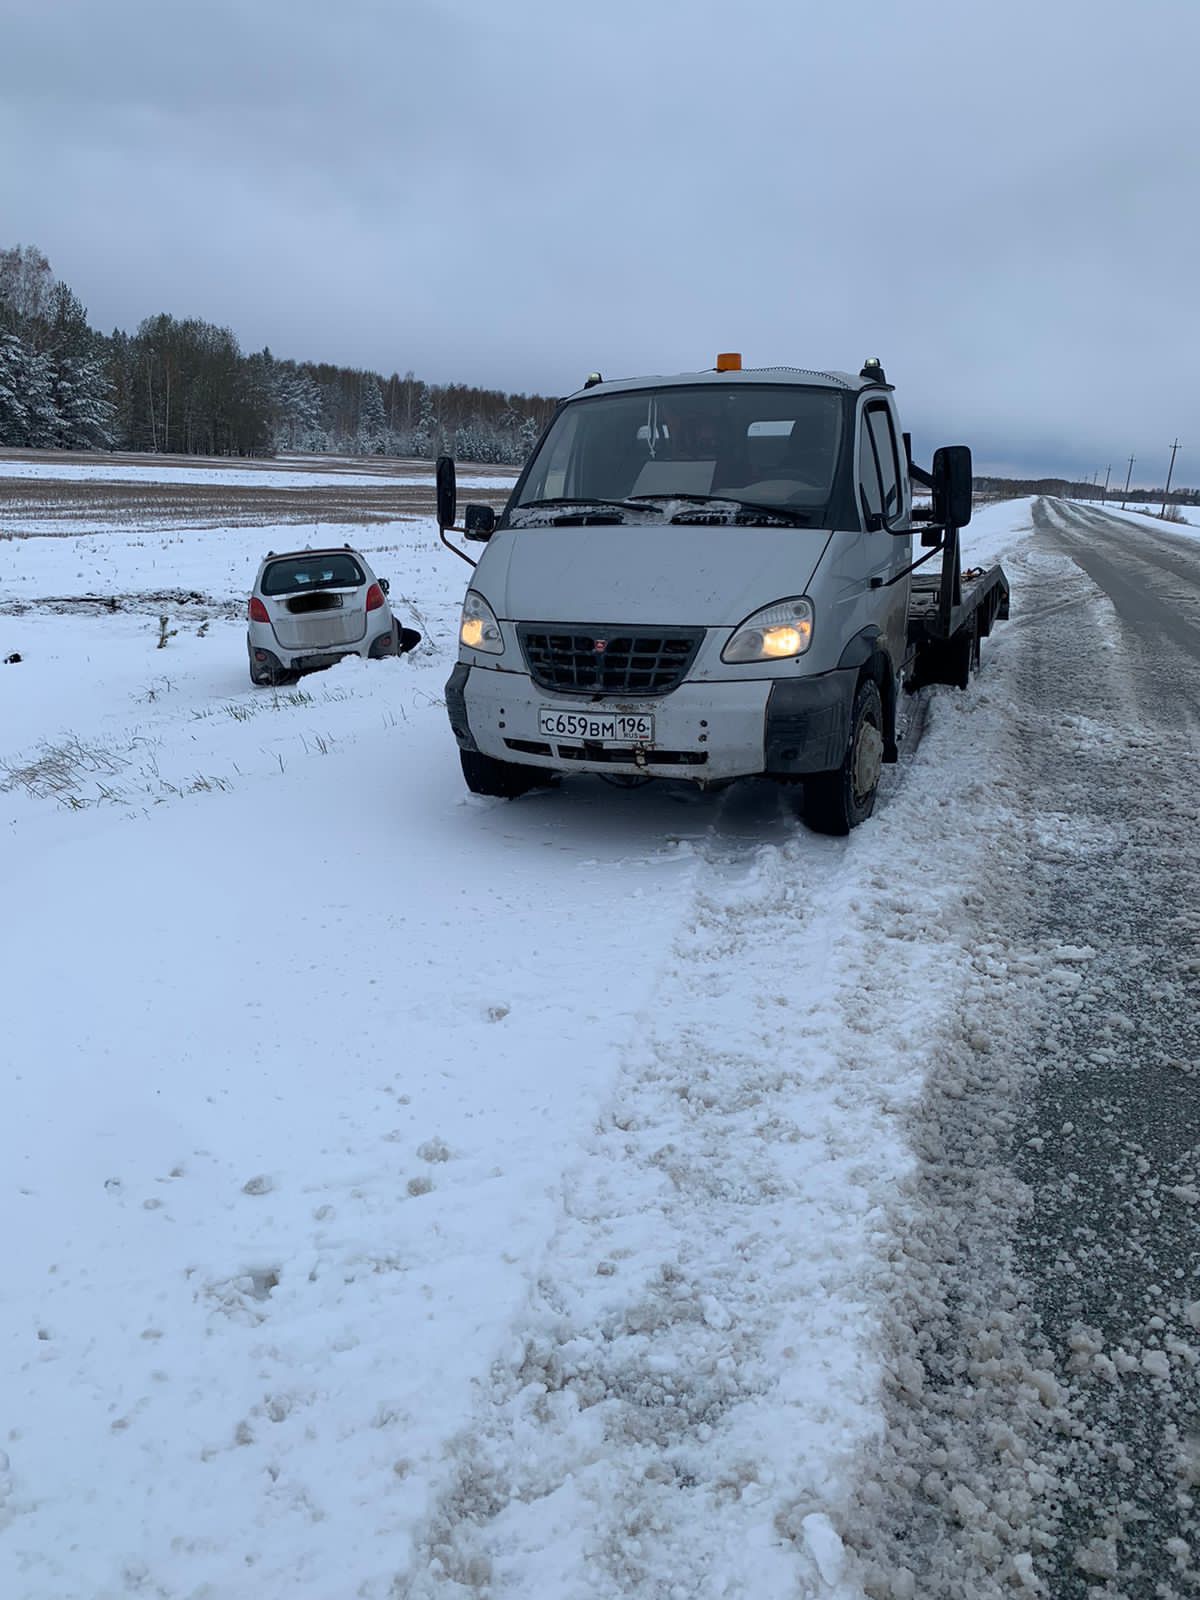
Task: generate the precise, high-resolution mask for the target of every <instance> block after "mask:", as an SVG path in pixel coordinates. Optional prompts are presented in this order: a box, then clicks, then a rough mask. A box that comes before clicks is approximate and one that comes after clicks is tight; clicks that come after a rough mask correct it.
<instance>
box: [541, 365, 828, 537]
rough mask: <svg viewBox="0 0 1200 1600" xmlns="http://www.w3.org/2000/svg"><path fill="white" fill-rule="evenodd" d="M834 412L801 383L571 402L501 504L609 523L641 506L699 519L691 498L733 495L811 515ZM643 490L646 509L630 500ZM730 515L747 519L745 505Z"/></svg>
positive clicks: (824, 392)
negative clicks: (588, 514) (583, 513)
mask: <svg viewBox="0 0 1200 1600" xmlns="http://www.w3.org/2000/svg"><path fill="white" fill-rule="evenodd" d="M842 414H843V407H842V396H841V395H840V394H839V393H838V392H837V391H836V390H831V389H817V388H812V389H806V388H802V387H801V386H799V385H796V386H792V385H787V386H780V385H771V384H749V383H740V384H730V385H729V386H728V387H726V386H725V385H723V384H716V383H703V384H692V385H679V386H676V387H669V388H662V389H635V390H631V391H630V392H628V393H625V394H610V395H597V396H595V397H594V398H591V399H588V398H584V399H580V400H577V401H572V402H571V403H570V404H569V405H567V406H564V407H563V409H562V411H561V412H560V413H559V415H558V418H557V420H556V421H555V423H554V426H553V427H552V428H551V430H550V432H549V433H548V434H547V436H546V438H545V440H544V441H543V443H542V446H541V449H540V450H539V451H538V453H537V455H536V456H535V457H534V460H533V462H532V463H531V465H530V469H529V473H528V476H527V477H526V479H525V482H524V484H523V486H522V488H521V492H520V495H519V498H518V499H517V501H516V502H515V504H514V505H512V506H510V507H509V515H510V517H511V516H512V515H513V513H515V512H518V511H519V512H521V513H522V514H521V515H520V516H519V517H517V519H516V520H517V521H519V522H521V523H524V522H526V521H528V520H533V519H534V518H535V517H537V515H538V513H537V507H538V505H539V503H542V504H545V505H546V510H547V512H549V510H550V508H551V505H553V506H554V507H555V508H556V509H557V510H558V511H559V513H561V511H562V508H563V506H564V503H567V502H574V503H576V504H578V505H579V506H580V507H583V506H585V505H589V506H590V505H595V506H596V508H597V510H600V509H603V511H604V513H605V515H604V516H603V520H604V521H609V522H624V521H633V520H644V519H645V516H646V515H649V516H652V517H655V518H657V516H660V515H661V516H670V517H671V519H672V520H675V521H679V520H689V521H690V520H698V517H697V513H698V511H699V505H698V502H703V501H705V500H712V501H717V502H724V503H726V504H728V505H730V508H731V514H732V513H733V511H735V509H736V508H735V506H734V503H735V502H740V503H741V505H742V506H743V507H745V506H753V507H757V508H759V509H761V510H762V511H763V512H764V513H766V514H769V513H770V511H771V510H772V509H774V508H777V509H778V510H779V511H780V512H781V513H785V514H787V513H791V515H790V516H788V519H787V520H789V521H794V522H796V523H800V524H804V523H809V524H814V525H819V524H820V522H821V520H822V517H821V513H822V511H823V509H824V507H825V505H826V504H827V502H828V500H829V497H830V494H831V492H832V487H833V479H834V472H835V469H836V466H837V460H838V449H839V446H840V444H841V434H842ZM674 496H678V497H679V498H680V500H682V501H686V502H689V503H690V504H689V506H688V509H687V512H681V508H680V507H679V506H674V507H672V506H671V505H670V504H669V502H670V501H671V499H672V497H674ZM642 500H645V501H646V502H648V503H647V504H646V507H645V512H644V513H643V512H642V511H641V510H640V508H639V506H638V505H637V503H636V502H638V501H642ZM631 501H632V502H634V504H632V505H631V504H630V502H631ZM664 502H666V504H664ZM547 503H549V504H547ZM589 520H591V519H589ZM596 520H600V519H599V518H597V519H596ZM737 520H738V521H739V522H745V521H746V520H748V519H747V517H746V516H745V514H744V513H743V514H741V515H738V517H737Z"/></svg>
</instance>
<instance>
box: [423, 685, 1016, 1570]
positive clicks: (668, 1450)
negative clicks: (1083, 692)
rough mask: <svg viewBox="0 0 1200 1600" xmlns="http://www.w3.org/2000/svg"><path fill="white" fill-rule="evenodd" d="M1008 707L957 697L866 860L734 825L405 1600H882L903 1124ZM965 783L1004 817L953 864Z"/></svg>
mask: <svg viewBox="0 0 1200 1600" xmlns="http://www.w3.org/2000/svg"><path fill="white" fill-rule="evenodd" d="M981 698H983V700H984V710H983V714H982V715H980V714H979V705H978V703H976V705H975V707H974V717H972V712H971V710H970V709H969V701H968V698H966V697H958V696H956V695H954V694H953V692H951V691H946V692H945V693H939V694H938V695H937V696H936V697H935V699H934V700H933V713H934V714H933V715H932V717H931V723H932V728H931V733H930V735H929V736H928V737H927V744H928V745H932V747H933V748H932V755H931V756H927V755H926V754H925V753H924V747H923V754H922V757H919V758H917V760H916V761H915V762H914V763H913V770H914V771H920V772H921V776H922V781H921V782H919V783H915V784H908V783H904V782H898V783H897V782H895V781H893V783H892V784H891V786H890V797H889V803H888V804H887V805H886V806H885V807H884V808H883V809H882V811H881V814H880V816H879V817H878V818H877V819H876V820H875V821H873V822H872V823H870V824H868V825H867V826H866V827H865V828H863V829H860V830H859V831H858V833H857V834H856V835H855V836H854V837H853V838H852V839H851V840H849V841H831V840H823V839H818V838H816V837H814V836H810V835H806V834H802V833H800V832H799V831H798V830H796V829H795V827H794V826H791V827H789V828H788V829H787V832H786V835H785V837H784V838H783V839H782V840H781V842H779V843H774V844H767V845H758V846H752V848H751V849H750V850H749V851H747V850H746V848H745V845H744V843H742V844H741V846H740V848H739V847H737V846H736V845H734V844H733V843H732V840H733V839H734V837H735V836H736V835H737V834H739V833H743V834H744V829H743V828H742V827H741V823H740V821H739V813H738V807H739V805H746V806H749V808H750V809H749V812H748V814H747V815H748V820H749V821H750V822H751V824H752V825H753V823H754V813H753V802H752V801H747V800H745V799H739V798H734V797H732V796H731V799H730V802H729V804H728V805H727V807H726V808H725V814H724V817H723V827H722V831H721V833H720V834H719V835H718V836H717V837H716V838H715V839H714V841H713V843H712V845H711V846H710V847H709V848H708V850H707V851H706V855H707V863H706V870H705V871H704V872H703V874H702V876H701V878H700V880H699V883H698V888H697V893H696V898H695V903H694V909H693V914H692V916H691V918H690V920H689V923H688V924H687V925H686V926H685V927H684V928H682V930H681V932H680V934H679V936H678V938H677V940H676V942H675V946H674V950H673V951H672V953H671V958H670V960H669V962H668V963H667V967H666V970H665V972H664V974H663V977H662V980H661V982H660V984H659V987H658V990H657V993H656V995H655V997H654V1000H653V1002H652V1004H651V1006H650V1007H648V1008H647V1010H646V1011H645V1012H644V1013H643V1014H642V1017H641V1018H640V1021H639V1026H638V1032H637V1035H636V1036H635V1038H634V1039H633V1040H631V1042H630V1044H629V1046H628V1048H627V1049H626V1052H625V1057H624V1062H623V1066H622V1069H621V1073H620V1079H619V1082H618V1085H617V1088H616V1092H615V1093H614V1095H613V1098H612V1100H611V1102H610V1104H609V1106H608V1108H607V1111H606V1113H605V1115H604V1116H603V1118H602V1119H601V1121H600V1122H599V1124H598V1126H597V1128H596V1131H595V1135H594V1137H593V1139H592V1141H591V1144H590V1147H589V1149H588V1151H587V1152H586V1154H585V1156H584V1157H583V1159H582V1160H581V1161H580V1163H579V1164H578V1165H577V1167H576V1168H575V1171H574V1173H573V1175H572V1177H571V1178H570V1180H569V1182H568V1184H567V1186H566V1191H565V1195H564V1201H563V1206H562V1211H561V1215H560V1221H559V1226H558V1229H557V1231H556V1234H555V1236H554V1238H553V1239H552V1240H551V1242H550V1244H549V1246H548V1248H547V1251H546V1255H545V1258H544V1260H543V1262H542V1264H541V1269H540V1272H539V1274H538V1280H537V1287H536V1292H535V1293H534V1295H533V1297H532V1299H531V1302H530V1305H529V1307H528V1310H527V1313H526V1315H525V1316H524V1318H523V1319H522V1320H521V1322H520V1323H519V1324H518V1325H517V1326H516V1327H515V1328H514V1330H513V1335H512V1349H511V1352H510V1353H509V1355H508V1357H507V1358H506V1359H505V1360H504V1361H502V1362H500V1363H498V1364H497V1366H496V1368H495V1369H494V1371H493V1373H492V1376H491V1382H490V1387H489V1389H488V1390H487V1391H486V1392H485V1393H484V1394H483V1395H482V1396H481V1398H480V1403H479V1405H478V1407H477V1409H476V1414H475V1419H474V1423H473V1426H472V1427H471V1429H470V1430H468V1431H467V1432H466V1433H464V1434H463V1435H462V1436H461V1437H460V1438H459V1439H458V1440H457V1441H456V1443H455V1446H454V1450H455V1454H456V1457H457V1460H456V1463H455V1466H454V1470H453V1474H452V1478H451V1481H450V1483H449V1485H448V1487H447V1489H446V1491H445V1492H444V1493H443V1494H442V1495H441V1497H440V1498H439V1500H438V1502H437V1504H436V1506H435V1507H434V1508H433V1510H432V1513H431V1516H430V1519H429V1522H428V1525H427V1527H426V1530H425V1533H424V1535H423V1536H422V1538H421V1539H420V1540H419V1543H418V1548H417V1549H416V1551H415V1553H414V1558H413V1562H412V1564H411V1566H410V1567H409V1568H408V1570H407V1571H406V1572H405V1573H404V1574H402V1575H401V1576H400V1577H399V1578H398V1579H397V1583H396V1593H397V1595H398V1596H403V1597H404V1600H447V1597H450V1596H455V1597H458V1596H468V1595H483V1594H486V1595H488V1596H490V1597H495V1600H501V1597H504V1596H510V1595H511V1596H516V1595H529V1594H547V1595H559V1594H561V1595H564V1596H567V1595H569V1596H571V1597H572V1600H576V1597H579V1600H582V1597H584V1596H588V1597H592V1596H594V1597H596V1600H612V1597H616V1596H628V1595H637V1596H639V1600H642V1597H644V1600H685V1597H686V1600H692V1597H694V1596H698V1595H704V1596H708V1595H713V1596H718V1595H720V1596H728V1597H733V1596H747V1597H749V1596H754V1597H755V1600H765V1597H772V1596H779V1597H783V1596H785V1595H786V1596H788V1597H789V1600H792V1597H795V1596H805V1595H811V1596H818V1595H820V1596H831V1595H841V1596H846V1597H849V1596H853V1595H858V1594H861V1592H862V1591H861V1590H860V1589H859V1588H858V1586H857V1583H856V1580H855V1579H854V1577H853V1573H852V1566H853V1562H852V1560H851V1558H850V1557H849V1554H848V1552H847V1550H846V1549H845V1548H844V1546H843V1544H842V1538H841V1530H842V1528H844V1527H845V1526H846V1525H847V1524H848V1522H849V1521H851V1520H852V1518H851V1516H850V1513H849V1508H848V1506H847V1500H848V1480H849V1477H850V1473H851V1469H852V1466H853V1464H854V1463H855V1461H856V1460H857V1458H858V1452H859V1451H860V1450H861V1447H862V1444H863V1440H864V1438H866V1437H869V1436H870V1435H872V1434H873V1433H874V1432H875V1431H876V1429H877V1427H878V1422H879V1417H878V1389H879V1385H880V1382H881V1380H882V1377H883V1373H882V1364H881V1355H880V1350H879V1348H878V1346H877V1343H876V1331H877V1328H878V1324H879V1318H880V1314H881V1307H880V1303H879V1298H878V1297H879V1294H880V1292H881V1289H880V1284H881V1270H882V1263H884V1262H885V1261H886V1260H887V1257H888V1254H889V1250H890V1249H891V1246H890V1243H889V1239H890V1235H889V1218H888V1214H887V1206H888V1203H889V1201H890V1198H891V1195H892V1192H893V1190H894V1186H895V1185H896V1184H897V1183H898V1182H899V1181H900V1179H901V1178H902V1177H903V1176H904V1174H905V1173H907V1172H908V1170H909V1168H910V1165H911V1157H910V1154H909V1151H908V1149H907V1147H906V1145H905V1142H904V1138H903V1128H902V1116H903V1113H904V1112H905V1111H906V1110H907V1108H908V1107H909V1106H910V1105H911V1104H912V1103H913V1102H914V1100H915V1098H916V1096H917V1094H918V1093H919V1090H920V1085H921V1082H922V1076H923V1072H924V1069H925V1066H926V1064H927V1061H928V1059H929V1055H930V1050H931V1041H933V1042H934V1043H936V1041H937V1039H938V1038H939V1036H940V1033H941V1031H942V1029H943V1027H944V1026H945V1025H946V1023H945V1020H944V1019H945V1018H946V1017H947V1016H949V1015H951V1014H952V1013H953V1011H954V1006H953V1004H952V1002H951V999H950V995H951V992H952V990H953V987H954V985H955V983H956V982H959V981H962V982H965V981H966V978H967V976H968V974H969V970H970V958H969V955H968V947H969V943H970V936H971V932H972V929H973V928H974V925H975V918H976V909H977V905H978V902H979V898H980V892H979V887H978V882H977V880H978V878H979V876H980V874H979V872H978V870H977V869H978V867H979V864H980V861H981V858H982V856H983V854H984V853H985V852H986V850H987V849H988V847H989V846H990V845H993V844H994V843H995V841H996V837H997V835H998V834H1000V833H1001V832H1002V831H1003V829H1004V827H1005V826H1006V823H1007V818H1008V816H1009V813H1008V810H1007V807H1006V806H1005V804H1004V803H1003V802H1001V803H1000V804H999V805H997V804H994V803H993V804H989V803H988V799H989V795H991V794H994V790H995V787H996V780H995V777H994V775H993V774H991V773H989V772H988V771H987V762H986V751H985V750H984V749H983V747H982V744H980V745H979V746H977V747H976V748H975V751H974V756H973V759H972V760H968V761H966V762H964V761H963V759H962V751H963V748H964V746H963V744H962V740H963V738H964V735H966V737H967V738H968V740H969V737H970V735H969V733H968V732H967V724H969V723H970V721H972V720H975V721H977V722H978V723H979V725H980V731H981V732H986V731H987V730H988V728H989V727H990V726H991V723H992V722H993V721H994V711H991V712H989V711H988V709H987V706H986V697H981ZM943 712H945V715H943V714H942V713H943ZM989 718H990V719H991V720H989ZM964 719H965V721H964ZM956 724H957V726H956ZM968 748H969V746H968ZM956 767H957V768H958V771H957V772H954V771H953V769H954V768H956ZM939 768H941V769H942V770H940V771H939ZM952 776H953V777H956V778H957V779H958V780H959V781H961V782H962V783H963V784H964V785H965V786H966V788H967V791H968V795H969V796H970V795H973V796H974V797H975V798H976V800H977V801H978V802H979V803H980V807H981V812H980V818H979V822H978V827H977V831H976V832H974V833H972V834H970V835H957V836H956V835H953V834H951V835H950V836H949V837H948V838H943V837H942V834H943V832H944V830H943V828H942V826H941V824H940V823H939V821H938V815H937V810H938V808H937V803H936V798H935V797H936V795H937V793H938V786H939V783H940V782H943V781H946V780H949V779H950V778H951V777H952ZM1012 781H1013V782H1015V781H1016V779H1015V778H1014V779H1013V780H1012ZM934 848H940V850H941V857H942V858H941V860H940V861H939V862H938V863H937V865H936V866H933V867H932V868H931V861H930V853H931V850H933V849H934ZM956 867H957V868H958V869H959V871H958V874H957V875H956V874H955V868H956ZM947 869H949V870H947ZM950 1025H952V1026H957V1025H958V1024H957V1022H954V1023H951V1024H950Z"/></svg>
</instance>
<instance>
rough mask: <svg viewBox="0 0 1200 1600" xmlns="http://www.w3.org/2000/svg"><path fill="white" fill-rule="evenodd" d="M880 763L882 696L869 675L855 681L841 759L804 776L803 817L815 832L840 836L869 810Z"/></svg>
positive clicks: (876, 790) (866, 815)
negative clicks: (835, 764)
mask: <svg viewBox="0 0 1200 1600" xmlns="http://www.w3.org/2000/svg"><path fill="white" fill-rule="evenodd" d="M882 766H883V701H882V700H881V699H880V697H879V685H878V684H877V683H876V682H875V681H874V680H873V679H871V678H868V679H867V680H866V682H865V683H860V684H859V686H858V692H857V694H856V695H855V696H854V706H853V709H852V710H851V713H850V740H849V743H848V744H847V746H846V754H845V756H844V757H843V758H842V764H841V766H840V767H837V768H835V769H834V771H832V772H819V773H817V774H816V775H815V776H814V777H811V778H808V779H806V780H805V784H804V820H805V821H806V822H807V823H808V825H809V827H810V828H812V829H813V831H814V832H816V833H829V834H835V835H843V834H847V833H849V832H850V830H851V828H857V827H858V825H859V823H860V822H865V821H866V820H867V818H868V817H869V816H870V815H871V813H872V811H874V809H875V796H876V793H877V792H878V789H879V774H880V771H881V770H882Z"/></svg>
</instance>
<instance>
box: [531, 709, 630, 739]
mask: <svg viewBox="0 0 1200 1600" xmlns="http://www.w3.org/2000/svg"><path fill="white" fill-rule="evenodd" d="M538 730H539V732H540V733H541V734H542V736H543V737H544V738H550V739H587V740H593V739H594V740H598V741H601V742H603V743H604V744H653V743H654V718H653V717H651V716H647V715H644V714H643V713H641V712H636V713H635V712H626V711H602V712H593V711H552V710H551V709H550V708H549V707H548V706H543V707H542V709H541V710H540V711H539V712H538Z"/></svg>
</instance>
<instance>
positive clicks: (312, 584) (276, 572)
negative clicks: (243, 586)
mask: <svg viewBox="0 0 1200 1600" xmlns="http://www.w3.org/2000/svg"><path fill="white" fill-rule="evenodd" d="M366 581H367V580H366V578H365V577H364V576H363V569H362V568H361V567H360V566H359V564H358V562H357V561H355V559H354V557H353V556H351V555H347V554H345V553H344V552H343V551H341V550H337V551H334V552H333V553H332V554H326V555H315V556H308V555H305V556H286V557H285V558H284V559H283V560H282V561H272V562H271V564H270V566H269V567H267V568H266V569H265V570H264V572H263V575H262V592H263V593H264V594H294V593H295V592H296V590H297V589H350V588H356V587H357V586H358V585H359V584H361V583H365V582H366Z"/></svg>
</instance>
